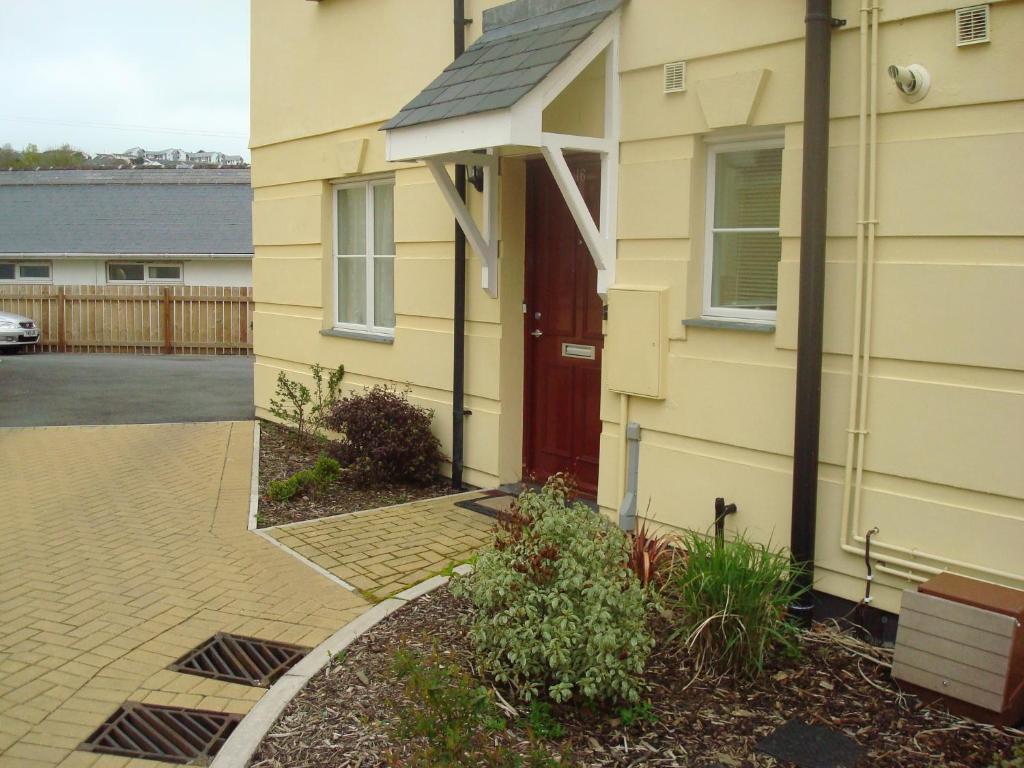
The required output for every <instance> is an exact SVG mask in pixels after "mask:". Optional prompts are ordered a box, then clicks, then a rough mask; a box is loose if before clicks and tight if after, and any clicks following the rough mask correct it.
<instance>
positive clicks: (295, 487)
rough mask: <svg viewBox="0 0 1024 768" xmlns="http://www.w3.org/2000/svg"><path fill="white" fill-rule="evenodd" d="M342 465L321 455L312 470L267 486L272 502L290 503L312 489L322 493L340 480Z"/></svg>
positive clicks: (297, 473)
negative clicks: (289, 501) (290, 500)
mask: <svg viewBox="0 0 1024 768" xmlns="http://www.w3.org/2000/svg"><path fill="white" fill-rule="evenodd" d="M340 473H341V465H340V464H338V462H337V461H336V460H334V459H332V458H330V457H329V456H323V455H321V456H320V458H318V459H317V460H316V464H314V465H313V466H312V468H310V469H303V470H301V471H299V472H296V473H295V474H294V475H292V476H291V477H289V478H286V479H284V480H274V481H272V482H271V483H270V484H269V485H268V486H267V496H269V497H270V498H271V500H272V501H288V500H289V499H291V498H293V497H294V496H296V495H297V494H299V493H300V492H302V491H304V490H306V489H310V490H312V491H313V493H321V492H322V491H323V490H324V489H326V488H327V486H328V485H330V484H331V483H333V482H334V481H335V480H337V479H338V475H339V474H340Z"/></svg>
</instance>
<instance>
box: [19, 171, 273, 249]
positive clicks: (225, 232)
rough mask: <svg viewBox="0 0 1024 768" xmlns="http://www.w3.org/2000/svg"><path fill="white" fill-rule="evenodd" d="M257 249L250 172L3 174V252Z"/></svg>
mask: <svg viewBox="0 0 1024 768" xmlns="http://www.w3.org/2000/svg"><path fill="white" fill-rule="evenodd" d="M252 253H253V246H252V188H251V187H250V182H249V171H248V170H205V171H195V170H182V171H177V170H151V171H136V170H120V171H3V172H0V255H3V254H19V255H31V254H50V255H56V254H69V255H73V254H112V255H118V254H124V255H160V254H167V255H175V254H176V255H190V254H191V255H204V256H236V257H237V256H239V255H241V256H251V255H252Z"/></svg>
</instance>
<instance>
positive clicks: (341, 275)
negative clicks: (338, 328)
mask: <svg viewBox="0 0 1024 768" xmlns="http://www.w3.org/2000/svg"><path fill="white" fill-rule="evenodd" d="M338 322H339V323H355V324H357V325H365V324H366V259H365V258H357V259H338Z"/></svg>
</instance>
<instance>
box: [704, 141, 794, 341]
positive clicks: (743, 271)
mask: <svg viewBox="0 0 1024 768" xmlns="http://www.w3.org/2000/svg"><path fill="white" fill-rule="evenodd" d="M781 190H782V140H781V139H768V140H761V141H746V142H737V143H729V144H717V145H716V144H712V145H710V146H709V147H708V174H707V202H706V205H707V223H706V242H705V266H704V312H703V313H704V315H705V316H708V317H721V318H730V319H737V320H749V321H758V320H762V321H772V320H774V318H775V311H776V308H777V304H778V265H779V259H780V258H781V255H782V240H781V239H780V238H779V203H780V198H781Z"/></svg>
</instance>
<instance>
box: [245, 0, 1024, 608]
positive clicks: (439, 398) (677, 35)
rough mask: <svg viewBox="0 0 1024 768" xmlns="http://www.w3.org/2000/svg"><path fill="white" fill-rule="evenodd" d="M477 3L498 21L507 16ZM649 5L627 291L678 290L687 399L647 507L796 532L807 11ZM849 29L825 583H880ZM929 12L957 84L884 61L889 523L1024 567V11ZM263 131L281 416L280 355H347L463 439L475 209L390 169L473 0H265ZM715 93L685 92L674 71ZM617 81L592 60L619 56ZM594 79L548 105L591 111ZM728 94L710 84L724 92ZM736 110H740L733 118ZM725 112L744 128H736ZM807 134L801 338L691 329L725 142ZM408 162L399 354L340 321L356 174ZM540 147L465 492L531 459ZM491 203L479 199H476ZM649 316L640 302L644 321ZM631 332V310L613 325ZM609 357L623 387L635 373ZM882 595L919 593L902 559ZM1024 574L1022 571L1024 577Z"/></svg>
mask: <svg viewBox="0 0 1024 768" xmlns="http://www.w3.org/2000/svg"><path fill="white" fill-rule="evenodd" d="M496 4H497V3H496V2H472V1H471V2H469V3H468V4H467V5H468V6H469V8H468V15H470V16H471V17H472V18H473V20H474V23H473V24H472V25H471V26H470V28H469V36H470V39H472V37H473V36H475V35H477V34H479V32H480V29H479V19H480V11H481V10H482V8H484V7H488V6H491V5H496ZM713 6H714V7H713V10H709V5H708V4H707V3H706V2H700V1H699V0H633V2H630V3H628V4H627V5H626V6H625V8H624V10H623V16H622V49H621V57H620V70H621V77H620V84H621V87H622V136H621V139H622V145H621V166H620V171H619V180H620V200H619V212H618V215H619V237H620V242H619V248H618V274H617V282H618V283H619V284H620V285H625V286H628V285H643V286H651V287H662V288H664V289H666V290H667V314H668V329H669V332H668V340H667V344H668V360H667V364H666V365H667V396H666V397H665V399H663V400H653V399H643V398H631V401H630V406H629V407H630V410H629V418H630V419H633V420H636V421H639V422H640V424H641V425H642V426H643V440H642V447H641V466H640V509H641V510H644V509H648V504H649V505H650V506H649V509H650V510H651V512H650V514H651V516H652V517H653V518H654V520H655V521H656V522H657V523H659V524H664V525H667V526H672V527H677V528H682V527H693V528H697V529H701V530H704V529H707V528H708V527H709V526H710V524H711V522H712V515H713V502H714V498H715V497H716V496H719V495H723V496H726V497H727V498H728V499H729V500H730V501H734V502H736V503H737V505H738V506H739V513H738V514H737V515H736V516H734V517H732V518H730V519H729V521H728V525H729V528H730V530H732V531H738V530H744V531H747V532H748V533H749V534H750V535H752V536H756V537H758V538H760V539H771V540H772V541H773V542H775V543H776V544H779V545H785V544H787V543H788V541H789V515H790V495H791V489H790V486H791V480H792V478H791V464H792V459H791V454H792V439H793V438H792V435H793V392H794V381H795V360H796V356H795V341H796V310H797V306H796V302H797V260H798V257H799V215H800V212H799V200H800V167H801V161H802V152H801V149H802V137H801V125H800V124H801V121H802V82H803V34H804V31H803V16H804V3H803V2H802V1H801V0H777V2H773V3H770V4H769V3H763V4H752V3H750V2H749V0H717V2H716V3H714V4H713ZM859 7H860V3H859V2H856V0H836V2H835V3H834V8H833V11H834V15H836V16H837V17H841V18H844V19H846V20H847V22H848V23H847V26H846V27H845V28H843V29H840V30H837V31H836V33H835V34H834V36H833V63H832V66H833V76H832V109H831V111H832V117H833V121H832V129H831V130H832V136H831V153H830V154H831V157H830V165H831V167H830V185H829V240H828V253H827V256H828V266H827V284H826V291H827V299H826V305H827V311H826V327H825V351H826V357H825V375H824V380H823V414H822V447H821V459H822V466H821V482H820V486H819V499H820V501H819V521H818V543H817V553H818V569H817V578H818V586H819V587H820V588H822V589H825V590H827V591H829V592H832V593H834V594H837V595H840V596H842V597H846V598H850V599H859V597H860V596H861V595H862V594H863V575H864V567H863V562H862V561H861V560H860V559H859V558H858V557H856V556H854V555H851V554H847V553H844V552H843V551H841V549H840V547H839V542H840V531H839V510H840V495H841V483H842V463H843V459H844V451H845V442H846V412H847V405H848V387H849V370H850V362H851V361H850V350H851V344H852V340H851V328H852V320H851V318H852V313H853V259H854V235H855V227H856V221H855V219H856V199H855V196H856V136H857V97H858V91H857V88H858V80H857V77H858V34H859V30H858V18H857V11H858V9H859ZM954 7H955V4H952V3H949V2H945V1H942V0H906V1H905V2H901V3H899V4H895V5H894V6H893V7H889V6H886V7H885V8H884V9H883V12H882V16H881V18H882V22H883V24H882V28H881V32H880V45H881V61H882V64H883V66H884V65H885V64H889V63H903V64H906V63H911V62H919V63H921V64H923V65H925V66H926V67H928V68H929V70H930V71H931V73H932V76H933V86H932V91H931V93H930V94H929V96H928V97H927V98H926V99H924V100H923V101H921V102H918V103H916V104H913V105H911V104H908V103H906V102H905V101H903V100H902V98H901V97H899V96H898V95H897V94H896V92H895V90H894V88H893V87H892V86H891V84H890V83H889V82H888V80H887V79H886V78H885V75H884V73H882V75H881V78H880V85H881V90H880V110H881V116H880V119H879V123H878V130H879V152H878V156H879V165H878V169H879V179H878V188H879V226H878V235H879V237H878V248H877V256H878V267H877V270H876V280H875V294H874V311H875V333H874V336H873V345H874V351H875V359H874V361H873V363H872V369H871V370H872V376H871V385H870V395H869V409H870V418H869V430H870V433H869V435H868V437H867V442H866V456H865V464H866V470H865V495H864V515H863V520H862V521H861V525H860V532H863V530H864V529H865V528H867V527H869V526H871V525H878V526H879V528H880V529H881V533H880V534H879V536H878V539H879V541H881V542H884V543H889V544H894V545H899V546H904V547H910V548H917V549H920V550H922V551H925V552H930V553H932V554H937V555H940V556H944V557H947V558H953V559H957V560H963V561H965V562H968V563H973V564H975V565H981V566H987V567H990V568H994V569H1001V570H1005V571H1016V572H1018V573H1019V572H1020V570H1021V568H1022V566H1021V562H1020V561H1021V558H1020V552H1021V551H1022V550H1024V484H1022V483H1024V481H1022V479H1021V477H1022V475H1021V472H1020V466H1021V460H1022V457H1024V334H1021V333H1020V332H1019V331H1016V330H1015V329H1019V328H1021V327H1022V325H1024V315H1022V309H1021V306H1022V303H1021V302H1020V299H1019V297H1020V296H1021V295H1022V289H1024V219H1022V218H1021V217H1020V215H1019V204H1020V200H1021V198H1022V192H1024V186H1022V185H1024V182H1022V181H1021V179H1024V167H1022V163H1024V104H1022V100H1024V68H1021V67H1020V66H1019V64H1020V54H1021V50H1022V41H1024V2H1020V0H1007V1H1006V2H995V3H993V4H992V24H993V26H992V42H991V43H989V44H985V45H979V46H974V47H971V48H963V49H957V48H956V46H955V45H954V43H953V10H952V9H953V8H954ZM252 18H253V64H252V68H253V88H252V107H253V109H252V114H253V130H252V146H253V185H254V187H255V202H254V239H255V245H256V255H255V259H254V262H253V275H254V285H255V295H256V302H257V308H256V320H255V328H256V332H255V344H256V384H255V397H256V404H257V410H258V413H260V415H263V416H265V415H266V410H265V407H266V404H267V401H268V399H269V396H270V393H271V392H272V389H273V383H274V378H275V377H276V375H277V373H278V371H280V370H286V371H289V372H291V373H293V374H296V375H306V373H307V371H308V366H309V365H310V364H311V363H312V362H314V361H319V362H321V363H323V364H325V365H336V364H339V363H344V364H345V365H346V369H347V371H348V374H347V376H346V386H356V385H366V384H372V383H375V382H396V383H399V384H407V385H408V386H410V387H411V389H412V393H413V397H414V399H415V400H416V401H417V402H420V403H423V404H425V405H428V406H429V407H432V408H434V409H435V428H436V430H437V433H438V434H439V435H440V436H442V438H443V439H444V440H445V445H446V448H448V447H449V446H448V443H447V441H448V438H449V436H450V429H451V425H450V403H451V393H450V389H451V385H450V379H451V312H452V292H451V282H452V263H453V262H452V239H453V236H452V232H453V224H452V217H451V215H450V213H449V212H448V210H447V208H446V207H445V206H444V205H443V202H442V201H441V198H440V196H439V195H438V193H437V192H436V190H435V189H434V187H433V184H432V182H431V180H430V178H429V175H428V174H427V173H426V172H425V171H424V170H423V169H421V168H416V167H412V166H397V167H396V166H392V165H389V164H387V163H385V161H384V159H383V158H384V151H383V137H382V135H381V134H380V133H379V132H378V130H377V127H378V126H379V124H380V122H381V121H382V120H384V119H386V118H388V117H390V116H391V115H392V114H394V113H395V112H396V111H397V110H398V109H399V108H400V107H401V106H402V104H404V103H405V102H406V101H407V100H408V99H409V98H411V97H412V96H414V95H415V94H416V93H417V92H418V91H419V89H421V88H422V87H423V86H424V85H425V84H426V83H428V82H429V81H430V80H431V79H432V78H433V77H434V76H435V75H436V73H437V72H439V71H440V69H441V68H442V67H443V66H445V65H446V64H447V63H448V62H449V61H450V59H451V26H450V19H451V3H450V0H419V2H417V3H416V4H415V10H410V4H409V3H407V2H405V0H345V1H344V2H339V1H338V0H324V1H323V2H319V3H305V2H293V3H281V2H277V0H253V14H252ZM675 60H686V61H687V63H688V72H687V80H688V90H687V91H686V92H684V93H679V94H670V95H666V94H664V93H663V92H662V65H663V64H664V63H666V62H669V61H675ZM591 74H593V73H591ZM594 82H595V81H594V80H593V78H589V79H588V78H583V79H582V80H581V82H580V83H579V84H578V85H577V87H575V89H574V93H572V94H568V95H567V97H566V98H565V99H562V100H560V101H559V102H556V104H554V105H553V108H552V109H551V110H550V111H549V113H548V114H547V115H546V119H547V120H548V121H549V122H548V125H549V127H556V126H557V127H558V129H560V130H561V129H563V128H562V126H563V125H565V124H566V121H569V122H571V121H572V120H576V121H578V123H582V124H583V125H584V131H585V130H586V126H587V125H589V124H590V122H591V120H592V117H593V114H594V110H592V109H590V108H589V107H590V105H589V104H587V103H583V101H581V100H585V99H586V98H587V94H590V93H594V92H595V90H596V89H595V85H594ZM702 83H703V84H704V85H703V86H702ZM730 121H732V122H735V123H739V124H738V125H735V126H734V127H729V125H731V123H730ZM711 125H715V126H719V127H717V128H714V129H713V128H711ZM750 129H762V130H771V131H775V132H778V133H780V134H781V135H784V137H785V150H784V167H783V204H782V214H781V219H782V221H781V235H782V238H783V257H782V258H783V260H782V263H781V264H780V266H779V313H778V321H777V328H776V330H775V332H774V333H752V332H741V331H732V330H723V329H708V328H695V327H689V328H687V327H684V325H683V324H682V321H683V320H684V319H687V318H692V317H695V316H697V315H699V314H700V312H701V289H700V286H701V282H702V279H703V259H704V241H703V216H704V164H705V161H706V150H705V138H706V137H707V136H708V135H709V134H711V133H713V132H714V133H716V134H718V135H728V134H729V133H730V132H741V131H746V130H750ZM392 172H393V173H394V174H395V181H396V192H395V200H396V203H395V205H396V239H397V241H398V245H397V251H398V257H397V261H396V270H395V280H396V286H395V301H396V312H397V314H398V320H397V329H396V333H395V341H394V344H378V343H372V342H367V341H359V340H351V339H339V338H334V337H327V336H323V335H321V334H320V331H321V330H322V329H324V328H327V327H329V326H330V325H331V312H332V307H331V292H332V290H331V286H330V281H331V274H332V273H331V262H330V226H331V211H330V182H331V181H333V180H346V179H354V178H359V177H361V176H364V175H366V174H374V173H392ZM523 178H524V173H523V166H522V162H521V161H520V160H510V159H505V160H503V162H502V250H501V258H502V261H501V273H500V279H499V299H498V300H490V299H488V298H487V297H486V295H485V294H484V292H483V291H481V290H479V289H477V288H476V280H477V277H478V264H477V262H476V260H475V257H473V256H472V251H471V250H470V256H471V260H470V265H469V271H468V275H469V283H470V288H469V291H468V294H467V298H468V301H469V306H468V316H469V322H468V325H467V333H468V337H467V365H468V369H467V390H468V392H467V407H468V408H470V409H471V410H472V411H473V415H472V416H470V417H469V418H468V419H467V421H466V428H467V436H466V449H467V453H466V461H467V467H468V469H467V480H468V481H469V482H472V483H476V484H479V485H489V484H492V483H494V482H495V481H497V480H502V481H504V480H510V479H515V478H516V477H517V476H518V471H519V465H520V461H521V456H520V454H521V433H522V426H521V425H522V413H521V409H522V317H521V307H520V304H519V302H520V300H521V287H522V279H523V276H522V249H523V244H522V216H523V212H522V195H523ZM471 202H473V203H474V205H478V202H479V201H477V200H475V197H474V198H473V200H472V201H471ZM627 321H628V319H627ZM609 322H612V323H613V322H617V321H616V319H615V318H612V319H610V320H609ZM607 373H608V372H607V371H605V378H606V379H607ZM619 413H620V402H619V397H618V396H617V395H616V394H614V393H612V392H610V391H608V390H607V389H606V390H605V392H604V394H603V399H602V419H603V436H602V450H601V476H600V484H599V492H598V500H599V503H600V504H601V505H602V507H603V508H605V509H606V510H609V511H610V510H613V509H615V508H616V507H617V506H618V500H619V499H618V485H619V473H620V469H621V468H620V467H619V466H618V464H617V461H618V459H617V457H618V437H619V434H620V428H619V423H618V422H619V419H620V416H619ZM876 579H877V581H876V585H877V589H876V592H875V594H876V600H877V602H876V604H877V605H879V606H880V607H882V608H885V609H888V610H896V609H897V608H898V605H899V589H901V588H902V587H904V586H906V582H904V581H902V580H900V579H897V578H894V577H892V576H889V575H884V574H882V575H879V576H876ZM1018 586H1020V584H1018Z"/></svg>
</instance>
